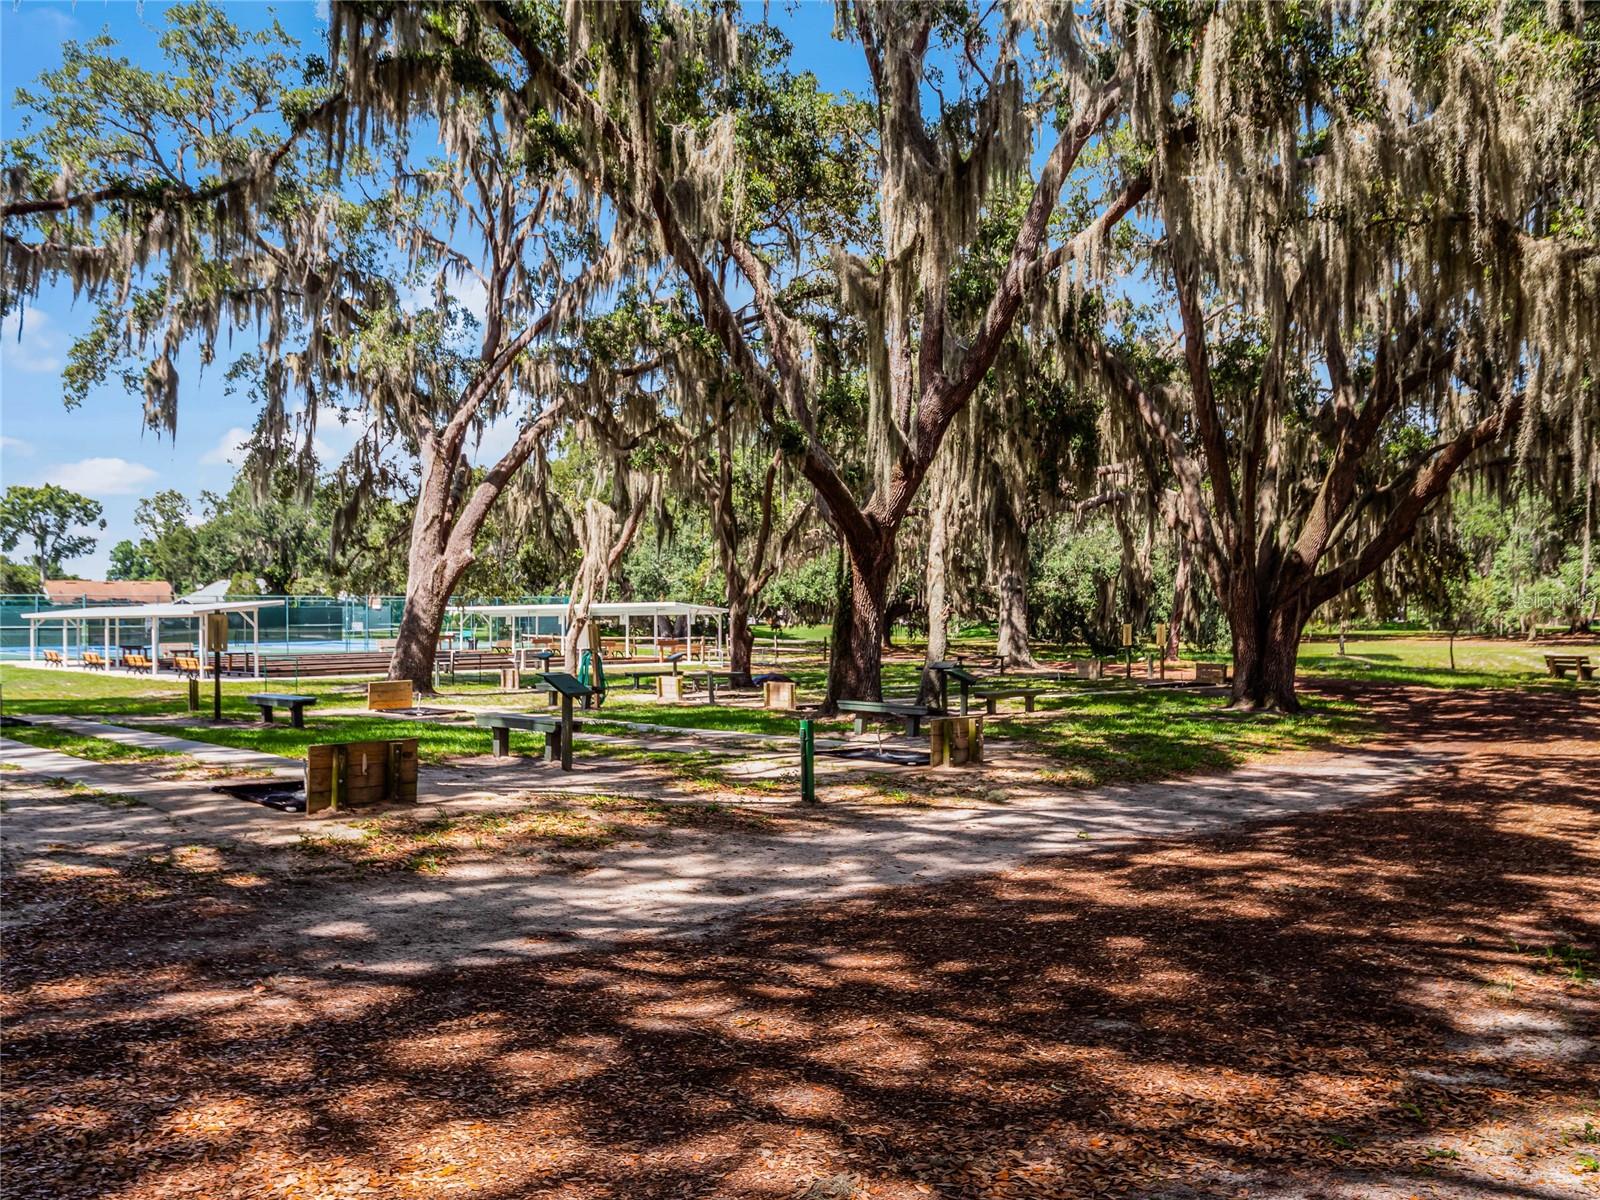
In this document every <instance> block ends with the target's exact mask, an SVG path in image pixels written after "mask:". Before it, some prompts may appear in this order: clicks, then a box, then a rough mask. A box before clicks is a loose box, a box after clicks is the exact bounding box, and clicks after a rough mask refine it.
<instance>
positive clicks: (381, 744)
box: [306, 738, 417, 817]
mask: <svg viewBox="0 0 1600 1200" xmlns="http://www.w3.org/2000/svg"><path fill="white" fill-rule="evenodd" d="M416 802H417V739H416V738H389V739H386V740H384V741H378V742H336V743H333V744H330V745H324V746H308V747H307V748H306V816H308V817H314V816H318V815H321V814H324V813H337V812H344V811H345V810H347V809H352V808H363V807H365V806H367V805H372V804H415V803H416Z"/></svg>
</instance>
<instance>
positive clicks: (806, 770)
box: [800, 720, 817, 804]
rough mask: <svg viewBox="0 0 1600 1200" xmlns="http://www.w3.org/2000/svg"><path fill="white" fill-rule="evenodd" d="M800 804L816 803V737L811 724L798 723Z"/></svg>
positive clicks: (805, 722)
mask: <svg viewBox="0 0 1600 1200" xmlns="http://www.w3.org/2000/svg"><path fill="white" fill-rule="evenodd" d="M800 802H801V803H802V804H815V803H816V802H817V737H816V733H815V732H814V730H813V729H812V725H811V722H810V721H809V720H807V721H801V722H800Z"/></svg>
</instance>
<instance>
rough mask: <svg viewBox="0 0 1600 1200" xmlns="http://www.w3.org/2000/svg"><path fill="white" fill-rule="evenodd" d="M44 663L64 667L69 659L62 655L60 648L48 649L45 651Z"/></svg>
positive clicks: (48, 665)
mask: <svg viewBox="0 0 1600 1200" xmlns="http://www.w3.org/2000/svg"><path fill="white" fill-rule="evenodd" d="M44 665H45V666H47V667H64V666H66V665H67V660H66V659H65V658H63V657H62V656H61V651H59V650H46V651H45V652H44Z"/></svg>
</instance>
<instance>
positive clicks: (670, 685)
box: [656, 675, 683, 700]
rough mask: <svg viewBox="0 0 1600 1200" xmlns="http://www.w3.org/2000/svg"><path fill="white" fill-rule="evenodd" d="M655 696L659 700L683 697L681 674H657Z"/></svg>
mask: <svg viewBox="0 0 1600 1200" xmlns="http://www.w3.org/2000/svg"><path fill="white" fill-rule="evenodd" d="M656 698H657V699H659V700H682V699H683V676H682V675H657V676H656Z"/></svg>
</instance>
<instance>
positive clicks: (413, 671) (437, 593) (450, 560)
mask: <svg viewBox="0 0 1600 1200" xmlns="http://www.w3.org/2000/svg"><path fill="white" fill-rule="evenodd" d="M449 501H450V478H449V471H448V470H447V469H445V468H444V467H443V466H442V465H441V464H440V463H439V462H438V460H437V458H434V457H432V456H425V457H424V460H423V467H422V483H421V487H420V488H419V489H418V491H417V507H416V511H415V512H414V513H413V514H412V517H411V545H410V549H409V552H408V553H407V556H406V606H405V611H404V612H403V613H402V614H401V617H400V628H399V630H398V632H397V634H396V637H395V645H394V653H393V654H392V655H391V656H390V658H389V678H390V679H409V680H410V681H411V683H412V686H413V687H415V688H416V690H417V691H418V692H421V693H422V694H424V695H432V694H433V690H434V689H433V665H434V657H435V655H436V654H437V653H438V650H439V634H440V632H441V631H442V630H443V629H444V618H445V613H446V611H447V610H448V609H449V607H450V596H451V594H452V593H453V592H454V591H455V587H456V584H457V583H459V582H460V580H461V576H462V574H463V573H464V572H465V571H466V569H467V567H468V566H469V565H471V562H472V558H471V555H470V554H467V555H465V556H461V555H455V556H452V554H451V550H450V543H451V536H450V535H451V531H450V528H449V525H448V514H447V511H446V510H447V508H448V506H449ZM476 532H477V531H476V530H475V529H474V530H472V531H470V534H471V535H475V534H476ZM467 544H468V545H471V540H470V536H469V540H468V543H467Z"/></svg>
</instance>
